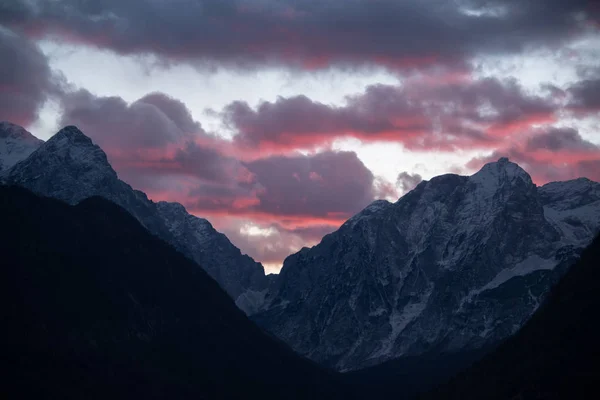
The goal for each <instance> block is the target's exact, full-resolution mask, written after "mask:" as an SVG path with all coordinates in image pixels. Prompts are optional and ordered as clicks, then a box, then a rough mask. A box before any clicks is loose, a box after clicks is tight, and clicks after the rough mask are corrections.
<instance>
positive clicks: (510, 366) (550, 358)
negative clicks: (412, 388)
mask: <svg viewBox="0 0 600 400" xmlns="http://www.w3.org/2000/svg"><path fill="white" fill-rule="evenodd" d="M598 309H600V236H599V237H597V238H596V239H595V240H594V242H593V243H592V244H591V245H590V247H588V248H587V249H586V250H585V251H584V252H583V254H582V256H581V259H580V260H579V261H578V262H577V263H576V264H575V265H573V266H572V267H571V268H570V269H569V271H568V272H567V274H566V275H565V276H564V277H563V278H562V279H561V281H560V282H559V283H558V284H557V285H556V286H555V287H554V288H553V289H552V291H551V292H550V294H549V296H548V298H547V299H546V301H545V302H544V303H543V305H542V306H541V307H540V308H539V309H538V310H537V312H536V313H535V314H534V315H533V316H532V318H531V319H530V320H529V321H528V322H527V323H526V324H525V326H524V327H523V328H522V329H521V330H520V331H519V332H518V333H517V334H516V335H515V336H514V337H511V338H510V339H508V340H507V341H506V342H504V343H503V344H502V345H501V346H500V347H498V349H496V351H494V352H492V353H491V354H489V355H488V356H486V357H485V358H484V359H483V360H481V361H479V362H478V363H476V364H475V365H473V366H472V367H471V368H469V369H468V370H466V371H465V372H463V373H462V374H460V375H459V376H457V377H456V378H455V379H453V380H452V381H450V382H449V383H448V384H445V385H442V386H441V387H440V388H438V389H437V390H436V391H434V392H432V393H430V394H429V395H427V396H424V397H425V398H427V399H432V400H433V399H435V400H442V399H461V400H463V399H464V400H469V399H483V398H485V399H489V400H495V399H498V400H504V399H523V400H530V399H531V400H533V399H573V398H586V399H593V398H598V394H600V387H599V386H598V382H600V364H599V363H598V357H600V341H598V335H600V322H598V318H597V317H596V316H597V314H596V313H597V312H598Z"/></svg>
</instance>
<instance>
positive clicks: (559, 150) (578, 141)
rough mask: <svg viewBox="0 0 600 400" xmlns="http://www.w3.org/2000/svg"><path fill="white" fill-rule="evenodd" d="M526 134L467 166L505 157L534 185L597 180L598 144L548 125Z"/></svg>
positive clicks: (573, 130) (599, 173) (477, 166)
mask: <svg viewBox="0 0 600 400" xmlns="http://www.w3.org/2000/svg"><path fill="white" fill-rule="evenodd" d="M527 135H528V139H527V140H526V141H525V142H524V143H523V144H521V145H519V144H514V145H513V146H511V147H508V148H505V149H498V150H495V151H494V152H493V153H492V154H490V155H489V156H485V157H478V158H474V159H472V160H470V161H469V162H468V163H467V167H469V168H471V169H479V168H480V167H481V166H483V165H484V164H485V163H488V162H492V161H496V160H498V159H499V158H500V157H509V158H510V159H511V160H512V161H513V162H516V163H518V164H519V165H520V166H521V167H522V168H523V169H525V170H526V171H527V172H529V174H530V175H531V176H532V178H533V181H534V182H535V183H536V184H544V183H547V182H551V181H562V180H569V179H575V178H579V177H587V178H589V179H592V180H595V181H600V168H598V167H600V163H599V160H600V146H598V145H595V144H593V143H591V142H588V141H586V140H584V139H583V138H582V137H581V135H580V134H579V132H578V131H577V130H575V129H573V128H555V127H548V128H545V129H543V130H536V131H533V132H529V133H527Z"/></svg>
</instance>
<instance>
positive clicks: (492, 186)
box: [469, 157, 533, 192]
mask: <svg viewBox="0 0 600 400" xmlns="http://www.w3.org/2000/svg"><path fill="white" fill-rule="evenodd" d="M519 179H520V180H522V181H523V182H524V183H526V184H529V185H533V182H532V180H531V176H529V174H528V173H527V172H526V171H525V170H524V169H523V168H521V167H520V166H519V165H518V164H515V163H513V162H511V161H509V159H508V158H507V157H502V158H500V159H499V160H498V161H496V162H491V163H487V164H485V165H484V166H483V167H482V168H481V169H480V170H479V171H478V172H477V173H476V174H474V175H472V176H471V177H469V181H470V182H471V183H474V184H476V185H478V186H481V187H482V188H484V189H486V191H489V192H495V191H496V190H498V189H499V188H500V187H501V186H503V184H505V183H510V184H512V183H514V182H515V181H517V180H519Z"/></svg>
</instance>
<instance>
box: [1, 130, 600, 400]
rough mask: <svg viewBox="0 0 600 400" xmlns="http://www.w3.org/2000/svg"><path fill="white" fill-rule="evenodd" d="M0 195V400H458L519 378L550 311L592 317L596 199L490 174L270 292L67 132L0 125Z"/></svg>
mask: <svg viewBox="0 0 600 400" xmlns="http://www.w3.org/2000/svg"><path fill="white" fill-rule="evenodd" d="M0 183H1V184H2V186H1V187H0V192H1V204H0V206H1V210H0V211H1V212H2V221H3V223H2V230H1V232H2V243H3V244H4V246H5V248H4V250H3V252H4V253H5V265H6V266H7V268H5V269H4V271H3V274H4V275H3V277H2V278H3V279H2V281H3V285H4V289H3V291H4V293H5V294H6V295H7V296H8V298H9V303H5V306H4V308H5V309H4V310H3V313H4V315H5V317H6V320H7V321H8V325H7V326H9V327H10V328H9V333H10V335H11V336H10V337H11V340H12V342H13V343H14V344H15V346H13V347H12V349H11V351H10V352H9V356H8V357H7V358H6V360H10V362H11V363H12V364H13V365H14V366H15V367H14V368H13V369H12V378H13V383H12V384H11V386H10V387H11V389H12V390H19V388H21V389H23V388H24V387H29V390H30V393H29V394H31V395H36V396H40V397H42V398H44V397H47V395H48V394H52V395H53V396H59V397H62V398H82V397H87V398H92V397H95V398H106V397H108V396H112V397H122V398H138V397H142V396H144V397H150V398H167V397H169V394H172V395H173V396H174V397H173V398H239V396H241V395H242V393H243V395H244V396H260V397H262V398H298V399H300V398H354V397H356V398H369V397H372V398H379V397H377V396H381V398H389V396H390V393H397V395H398V396H399V398H411V397H413V396H415V395H416V394H417V393H418V392H424V391H427V390H430V389H433V388H435V387H436V386H437V385H439V384H442V383H444V382H445V381H447V380H448V379H450V378H451V377H452V376H453V375H455V374H456V373H458V372H459V371H461V370H462V371H463V373H462V375H459V378H457V379H458V380H456V381H451V382H457V385H458V386H456V387H454V386H452V385H453V384H452V383H450V384H449V385H450V386H441V387H439V388H438V389H437V391H434V392H430V393H429V394H428V396H433V397H431V398H440V399H442V398H475V397H469V396H471V393H470V392H469V390H470V389H469V388H470V387H472V388H473V390H475V388H476V389H477V390H481V387H480V386H478V385H475V384H472V382H473V379H475V378H472V376H479V375H478V374H480V373H481V372H478V371H477V370H476V368H478V367H477V366H478V365H480V366H481V368H482V369H481V370H480V371H496V369H495V368H496V366H495V365H494V363H495V362H498V363H501V362H502V363H504V364H502V365H505V366H506V365H507V364H506V363H509V362H510V363H518V362H519V361H518V360H517V359H516V358H515V357H517V355H518V354H519V351H518V349H521V348H522V347H526V346H527V343H528V342H527V341H528V340H530V341H537V340H538V339H539V337H540V335H541V333H540V332H543V329H544V328H543V327H544V326H545V325H544V324H550V325H548V326H552V329H553V332H558V331H560V332H562V331H561V329H563V328H564V324H565V323H566V322H565V321H567V320H568V318H567V315H569V313H568V310H567V309H565V304H566V303H563V302H562V300H561V299H562V298H565V299H570V300H565V301H572V302H573V304H574V305H573V307H582V308H583V309H585V310H593V307H592V304H598V300H599V295H598V292H597V291H595V289H594V287H596V286H597V285H598V284H599V283H600V282H598V280H597V279H596V278H597V271H598V269H597V268H595V269H594V267H596V266H597V267H600V264H599V262H600V261H599V260H598V257H597V248H598V240H597V239H596V241H594V238H595V237H596V236H597V235H598V233H599V232H600V184H599V183H597V182H594V181H591V180H589V179H587V178H584V177H582V178H579V179H575V180H570V181H564V182H552V183H548V184H546V185H543V186H537V185H536V184H534V182H533V181H532V179H531V177H530V175H529V174H528V173H527V172H526V171H525V170H524V169H523V168H521V167H520V166H519V165H517V164H515V163H513V162H511V161H510V160H509V159H508V158H500V159H498V160H497V161H495V162H491V163H488V164H486V165H485V166H484V167H483V168H481V170H479V171H478V172H477V173H475V174H473V175H471V176H460V175H456V174H446V175H442V176H438V177H435V178H432V179H430V180H429V181H423V182H421V183H420V184H418V185H417V186H416V188H414V189H413V190H412V191H410V192H408V193H407V194H405V195H404V196H402V197H401V198H400V199H398V200H397V201H396V202H393V203H392V202H388V201H385V200H378V201H375V202H373V203H372V204H370V205H368V206H367V207H366V208H365V209H364V210H362V211H361V212H360V213H358V214H356V215H355V216H353V217H352V218H350V219H349V220H347V221H346V222H345V223H344V224H343V225H342V226H341V227H340V228H339V229H338V230H337V231H335V232H333V233H331V234H328V235H326V236H325V237H323V239H322V240H321V242H320V243H319V244H318V245H316V246H314V247H312V248H303V249H302V250H300V251H299V252H298V253H296V254H292V255H290V256H289V257H288V258H287V259H286V260H285V262H284V265H283V268H282V270H281V273H280V274H278V275H265V272H264V268H263V266H262V265H261V264H260V263H258V262H256V261H254V260H253V259H252V258H250V257H249V256H247V255H245V254H242V252H241V251H240V250H239V249H238V248H237V247H236V246H235V245H234V244H233V243H231V241H230V240H229V239H228V238H227V237H226V236H225V235H224V234H222V233H220V232H218V231H217V230H216V229H214V227H213V226H212V225H211V223H210V222H209V221H207V220H206V219H203V218H199V217H196V216H194V215H191V214H189V213H188V212H187V211H186V209H185V208H184V206H182V205H181V204H178V203H168V202H155V201H153V200H151V199H149V198H148V196H147V195H146V194H145V193H143V192H141V191H138V190H135V189H134V188H132V187H131V186H130V185H128V184H127V183H126V182H124V181H122V180H120V179H119V176H118V175H117V173H116V172H115V170H114V169H113V168H112V167H111V165H110V163H109V162H108V159H107V156H106V154H105V153H104V151H103V150H102V149H101V148H100V147H99V146H98V145H96V144H95V143H93V142H92V140H91V139H90V138H88V137H87V136H86V135H85V134H84V132H81V131H80V130H79V129H78V128H77V127H75V126H67V127H65V128H63V129H61V130H60V131H59V132H58V133H57V134H56V135H54V136H53V137H52V138H51V139H49V140H48V141H47V142H42V141H40V140H38V139H37V138H35V136H33V135H32V134H31V133H29V132H27V131H26V130H25V129H23V128H21V127H19V126H17V125H14V124H11V123H8V122H3V123H0ZM590 245H591V246H590ZM586 248H588V250H585V249H586ZM574 265H575V267H574ZM585 274H588V275H589V280H588V279H586V278H581V277H579V276H582V275H585ZM573 276H575V277H573ZM565 282H567V283H565ZM593 285H596V286H593ZM580 290H585V292H584V293H580V292H579V291H580ZM569 296H574V297H569ZM577 296H580V297H577ZM6 304H10V306H6ZM582 304H584V305H582ZM236 306H237V307H236ZM553 309H557V310H559V311H557V314H556V315H558V317H557V316H556V315H554V314H553V311H552V310H553ZM578 310H579V308H578V309H577V310H576V312H579V311H578ZM589 312H592V311H589ZM244 314H245V315H244ZM561 315H562V316H561ZM591 320H594V318H593V317H591V316H590V321H588V322H584V319H583V318H582V319H581V320H578V321H577V324H579V325H581V326H584V325H585V324H586V323H589V324H590V326H589V327H588V331H585V330H577V331H576V332H574V333H573V336H568V335H567V336H564V337H563V339H564V340H569V343H571V342H572V341H577V340H579V339H578V337H579V336H577V335H581V337H583V335H584V334H585V335H589V332H591V331H594V332H597V324H594V323H592V321H591ZM569 321H570V320H569ZM569 323H575V322H573V321H571V322H569ZM532 326H533V327H532ZM585 326H587V325H585ZM24 333H26V334H24ZM515 335H516V336H515ZM528 338H530V339H528ZM586 338H587V339H585V340H590V339H589V337H588V336H586ZM539 340H541V339H539ZM549 340H550V339H549ZM553 340H554V342H552V343H554V344H556V343H558V342H560V340H562V339H561V338H558V336H557V337H556V338H555V339H553ZM581 340H583V339H581ZM549 343H550V342H549ZM511 346H512V347H511ZM588 348H593V349H595V348H596V347H593V346H592V345H591V344H590V346H589V347H588ZM507 349H508V350H507ZM542 350H543V351H544V352H545V354H546V357H550V356H551V354H552V351H554V350H550V347H549V346H546V347H543V346H541V347H540V349H539V351H540V352H541V351H542ZM499 351H500V352H504V353H506V354H510V357H513V358H510V357H509V356H502V355H500V356H498V355H497V354H498V352H499ZM535 351H538V350H532V353H528V354H526V355H524V357H527V359H531V360H537V361H535V362H532V364H531V365H532V367H531V368H534V366H533V365H535V368H538V367H539V365H540V364H539V362H540V361H539V360H540V359H539V358H538V354H537V353H535ZM556 351H557V352H558V350H556ZM488 353H489V354H490V355H489V356H487V357H485V358H484V359H483V361H481V362H480V364H477V363H476V364H473V362H475V361H477V360H479V359H480V358H481V357H483V356H484V355H485V354H488ZM534 353H535V354H534ZM557 354H558V353H557ZM561 354H562V353H561ZM593 355H594V353H593V352H589V354H586V350H585V346H582V347H577V346H575V347H573V348H572V349H571V353H570V355H569V357H566V358H565V368H570V366H573V368H572V369H569V371H571V372H569V374H567V375H565V379H567V380H568V379H571V380H572V381H573V382H575V381H577V382H580V384H587V383H589V381H591V380H593V378H594V377H596V378H597V377H599V376H600V375H599V374H597V372H598V371H597V369H596V370H594V369H593V368H592V367H589V365H591V364H588V361H589V358H590V357H593ZM507 357H508V358H510V360H509V361H507V360H508V358H507ZM561 357H562V355H561ZM440 360H441V361H440ZM495 360H498V361H495ZM440 362H443V363H445V365H446V368H444V369H443V370H442V371H440V366H439V365H436V364H439V363H440ZM536 362H537V363H538V364H536ZM471 364H473V366H472V367H471V368H470V369H469V368H467V367H469V365H471ZM550 364H551V363H550ZM552 365H554V364H552ZM575 365H582V366H586V368H587V369H586V370H585V371H584V372H581V373H578V372H577V371H579V370H578V369H576V368H575ZM465 368H466V369H465ZM474 368H475V369H474ZM507 368H509V369H510V367H507ZM553 368H554V367H553ZM556 368H558V367H556ZM335 371H337V372H346V374H338V373H336V372H335ZM398 371H403V372H402V373H399V372H398ZM531 371H532V369H528V370H523V371H521V372H522V376H524V377H528V376H529V375H528V374H530V373H531ZM550 372H551V374H554V375H552V376H556V373H557V372H556V370H555V369H552V370H551V371H550ZM550 372H549V374H550ZM128 374H131V376H133V377H134V379H137V380H138V381H139V382H140V383H139V387H140V388H141V389H139V390H137V389H132V387H131V386H130V385H128V380H127V378H126V377H127V375H128ZM374 375H376V376H378V379H375V378H373V376H374ZM424 376H425V377H429V379H424V378H423V377H424ZM532 376H533V375H532ZM548 376H550V375H544V374H542V373H540V374H539V375H536V376H535V379H536V381H535V382H537V383H535V384H532V383H531V382H532V381H530V380H527V379H522V381H518V382H517V381H515V380H511V381H510V382H509V383H506V382H508V381H506V382H505V383H504V384H501V383H497V382H496V383H494V385H495V384H497V387H498V390H499V391H498V393H502V396H500V397H497V398H506V399H508V398H514V397H511V396H515V394H519V393H522V394H523V396H525V397H522V398H545V397H543V393H546V392H548V391H547V390H546V389H544V390H545V391H544V390H542V389H540V388H543V387H550V386H551V385H550V384H549V383H548V382H550V378H548ZM40 377H45V378H43V379H40ZM417 379H419V383H418V384H417V383H416V381H417ZM477 379H479V378H477ZM482 379H483V378H482ZM507 379H509V378H507ZM510 379H512V378H510ZM532 379H534V378H533V377H532ZM75 381H76V382H78V383H77V384H74V385H71V384H72V383H73V382H75ZM31 382H38V383H39V385H37V386H35V385H34V386H31V384H30V383H31ZM374 382H378V383H377V384H375V383H374ZM465 382H467V383H465ZM569 382H571V381H564V382H563V383H564V385H562V386H560V390H563V391H562V392H561V393H567V392H568V386H569ZM582 382H583V383H582ZM411 384H412V386H411ZM70 385H71V386H70ZM236 385H243V386H244V387H245V388H246V390H244V391H238V390H237V389H235V386H236ZM375 385H376V386H377V387H375ZM68 387H69V388H68ZM223 387H226V388H227V389H226V390H222V389H221V388H223ZM97 388H102V390H100V391H97V392H96V394H95V395H94V396H90V395H89V394H90V393H92V392H94V391H95V390H96V389H97ZM403 388H406V390H403ZM523 388H525V389H523ZM221 390H222V391H221ZM557 390H558V389H557ZM542 392H543V393H542ZM473 393H475V392H473ZM477 393H481V392H477ZM557 393H558V392H557ZM452 396H455V397H452ZM462 396H464V397H462ZM473 396H474V395H473ZM550 397H551V396H550ZM550 397H549V398H550ZM428 398H429V397H428ZM490 398H495V397H493V396H491V397H490Z"/></svg>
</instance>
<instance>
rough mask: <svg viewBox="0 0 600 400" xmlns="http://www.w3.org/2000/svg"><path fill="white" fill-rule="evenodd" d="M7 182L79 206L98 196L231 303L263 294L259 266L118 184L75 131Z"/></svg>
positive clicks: (194, 222) (97, 151)
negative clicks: (182, 258) (247, 294)
mask: <svg viewBox="0 0 600 400" xmlns="http://www.w3.org/2000/svg"><path fill="white" fill-rule="evenodd" d="M2 176H3V177H2V180H3V181H4V182H6V183H10V184H16V185H19V186H22V187H25V188H27V189H29V190H31V191H33V192H35V193H38V194H41V195H44V196H48V197H53V198H57V199H60V200H63V201H66V202H68V203H70V204H77V203H79V202H80V201H81V200H83V199H86V198H88V197H91V196H102V197H104V198H106V199H108V200H111V201H113V202H115V203H116V204H118V205H120V206H122V207H123V208H125V209H126V210H127V211H128V212H129V213H131V214H132V215H133V216H134V217H135V218H136V219H138V220H139V221H140V222H141V223H142V225H144V226H145V227H146V228H147V229H148V230H149V231H150V232H152V233H153V234H154V235H156V236H158V237H159V238H161V239H163V240H165V241H166V242H168V243H170V244H171V245H172V246H174V247H175V248H176V249H177V250H179V251H181V252H182V253H183V254H185V255H186V256H187V257H188V258H190V259H192V260H194V261H196V262H197V263H198V264H199V265H201V266H202V267H203V268H204V269H205V270H206V271H207V272H208V273H209V274H210V275H211V276H212V277H213V278H214V279H215V280H217V282H219V283H220V284H221V286H222V287H223V288H224V289H225V290H226V291H227V292H228V293H229V294H230V295H231V296H232V297H233V298H234V299H235V298H237V297H238V296H239V295H240V294H241V293H243V292H244V291H246V290H248V289H252V290H263V289H264V287H265V286H266V278H265V274H264V269H263V267H262V265H260V264H259V263H257V262H255V261H254V260H252V259H251V258H250V257H248V256H246V255H243V254H242V253H241V252H240V250H239V249H238V248H236V247H235V246H234V245H233V244H232V243H231V242H230V241H229V240H228V239H227V237H225V235H223V234H221V233H219V232H217V231H216V230H215V229H214V228H213V227H212V225H211V224H210V223H209V222H208V221H207V220H205V219H202V218H198V217H195V216H193V215H190V214H188V213H187V211H186V210H185V208H184V207H183V206H182V205H180V204H177V203H163V202H161V203H154V202H152V201H151V200H149V199H148V197H147V196H146V194H145V193H143V192H141V191H138V190H134V189H133V188H132V187H131V186H129V185H128V184H127V183H125V182H123V181H121V180H120V179H119V178H118V176H117V173H116V172H115V171H114V170H113V168H112V167H111V165H110V164H109V162H108V159H107V157H106V154H105V153H104V151H102V149H101V148H100V147H98V146H97V145H95V144H94V143H93V142H92V140H91V139H90V138H88V137H87V136H85V135H84V134H83V133H82V132H81V131H80V130H79V129H77V128H76V127H74V126H68V127H65V128H64V129H62V130H61V131H59V132H58V133H57V134H56V135H54V136H53V137H52V138H51V139H50V140H48V141H47V142H46V143H44V144H42V145H41V146H40V147H39V148H38V149H37V150H35V151H34V152H33V153H32V154H31V155H30V156H29V157H27V158H26V159H24V160H23V161H22V162H20V163H18V164H17V165H15V166H14V167H13V168H11V169H10V170H7V171H5V172H4V173H3V175H2Z"/></svg>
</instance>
